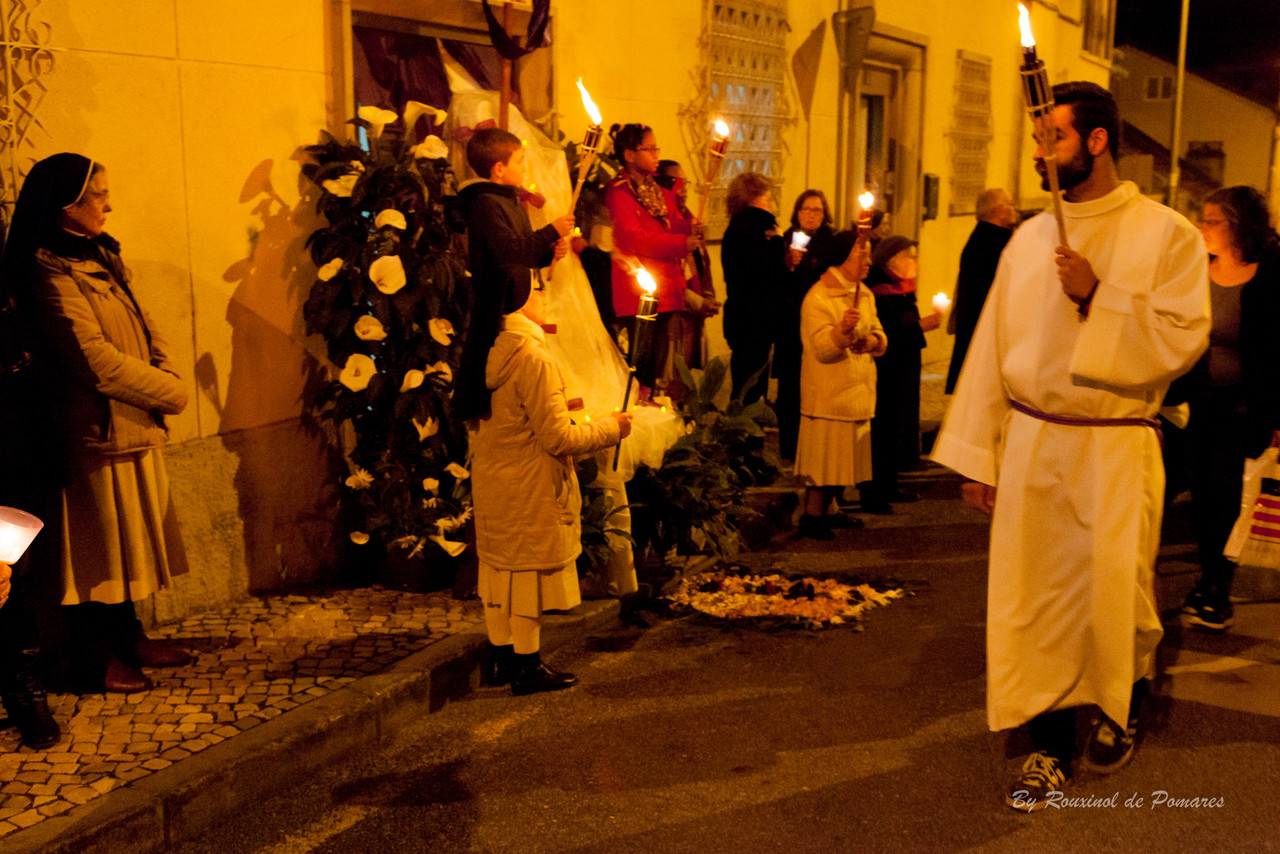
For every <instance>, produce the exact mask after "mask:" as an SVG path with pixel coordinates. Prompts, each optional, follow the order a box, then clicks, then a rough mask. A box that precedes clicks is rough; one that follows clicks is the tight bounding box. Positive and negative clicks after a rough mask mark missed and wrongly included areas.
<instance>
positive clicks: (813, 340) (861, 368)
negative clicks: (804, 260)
mask: <svg viewBox="0 0 1280 854" xmlns="http://www.w3.org/2000/svg"><path fill="white" fill-rule="evenodd" d="M824 256H825V257H824V258H823V259H822V264H823V266H826V267H827V269H826V271H825V272H823V273H822V275H821V277H819V279H818V281H817V282H816V283H815V284H814V285H813V287H812V288H810V289H809V293H808V294H806V295H805V298H804V302H803V303H802V304H801V306H800V339H801V343H802V345H803V352H802V355H801V364H800V376H801V380H800V413H801V414H800V435H799V439H798V441H797V444H796V468H795V472H796V474H797V475H799V476H800V477H803V478H804V479H805V481H806V487H805V498H804V503H805V506H804V515H802V516H801V517H800V526H799V533H800V536H802V537H811V538H813V539H819V540H830V539H833V538H834V536H835V535H834V534H833V533H832V530H831V528H832V520H833V519H834V518H836V516H835V514H834V513H828V511H829V510H831V506H832V503H833V499H834V498H835V497H836V493H837V491H839V490H840V489H841V488H842V487H846V486H851V485H853V484H855V483H859V482H861V481H864V480H867V479H868V478H869V477H870V476H871V450H872V449H871V444H872V439H871V427H870V424H869V421H870V419H871V416H872V415H874V414H875V411H876V365H875V361H874V359H873V358H872V357H873V356H877V355H881V354H883V353H884V352H885V347H886V346H888V338H887V337H886V336H885V333H884V329H883V328H882V327H881V326H880V321H879V320H878V319H877V317H876V303H875V298H874V297H873V296H872V294H871V292H870V291H869V290H868V289H867V288H865V287H863V286H861V284H860V283H861V282H862V279H863V278H864V277H865V276H866V274H867V268H868V266H869V265H868V262H867V250H866V245H865V244H864V243H862V242H859V241H858V240H857V239H856V236H855V234H854V232H852V231H842V232H840V233H839V234H836V235H834V236H833V237H832V238H831V239H830V240H829V241H827V244H826V247H825V249H824Z"/></svg>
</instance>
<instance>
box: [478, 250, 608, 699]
mask: <svg viewBox="0 0 1280 854" xmlns="http://www.w3.org/2000/svg"><path fill="white" fill-rule="evenodd" d="M507 272H508V274H509V282H508V291H509V294H508V297H507V304H508V306H511V305H515V306H521V305H522V307H521V308H520V309H519V310H518V311H514V312H512V313H510V314H507V315H506V316H505V317H503V319H502V329H501V331H500V332H499V333H498V338H497V340H496V341H494V344H493V348H492V349H491V350H490V351H489V359H488V362H487V363H486V365H485V384H486V385H487V386H488V387H489V388H490V389H491V390H492V392H493V397H492V400H491V412H492V414H491V415H490V417H488V418H486V419H484V420H482V421H480V422H479V424H478V426H477V428H476V429H475V431H474V432H473V433H472V434H471V450H472V465H471V489H472V500H473V502H474V505H475V520H476V554H477V556H478V557H479V562H480V576H479V582H478V585H477V587H478V592H479V595H480V599H481V601H482V602H484V606H485V609H484V616H485V628H486V630H487V631H488V635H489V642H490V644H491V645H492V649H491V651H490V652H491V659H490V662H489V665H488V666H487V667H486V673H485V678H486V681H487V682H489V684H491V685H503V684H507V683H508V682H509V683H510V684H511V692H512V693H513V694H532V693H535V692H537V691H555V690H559V689H562V688H568V687H570V686H572V685H573V684H574V683H575V682H576V681H577V680H576V679H575V678H574V676H573V675H572V674H570V673H562V672H559V671H556V670H552V669H551V668H550V667H547V666H546V665H545V664H543V663H542V659H541V656H540V654H539V648H540V645H541V644H540V631H541V621H542V612H543V611H544V610H565V609H568V608H572V607H574V606H576V605H577V604H578V603H579V602H581V601H582V599H581V594H580V592H579V589H578V571H577V566H576V563H575V562H576V560H577V557H578V555H579V554H581V552H582V542H581V536H582V534H581V529H582V516H581V514H582V494H581V492H579V489H578V476H577V473H576V471H575V470H574V461H573V460H574V457H575V456H576V455H579V454H589V453H592V452H594V451H598V450H601V449H602V448H607V447H609V446H610V445H615V444H617V443H618V442H619V441H620V440H621V439H622V438H623V437H625V436H626V435H627V434H628V433H629V432H630V431H631V413H629V412H620V413H613V414H612V415H610V416H608V417H606V418H601V419H599V420H597V421H587V422H585V423H583V424H574V423H573V422H572V421H571V420H570V418H569V406H568V402H567V400H566V396H565V387H564V379H563V377H562V376H561V374H560V369H559V368H558V367H556V364H555V362H554V361H553V360H552V358H551V353H550V351H549V350H548V349H547V339H546V334H545V333H544V332H543V329H542V325H543V324H544V323H545V322H546V303H545V301H544V300H545V297H544V295H543V292H542V289H541V288H538V289H533V290H531V289H530V286H529V271H528V268H524V267H517V268H509V269H508V270H507ZM526 294H527V299H525V295H526Z"/></svg>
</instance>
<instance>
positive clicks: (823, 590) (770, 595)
mask: <svg viewBox="0 0 1280 854" xmlns="http://www.w3.org/2000/svg"><path fill="white" fill-rule="evenodd" d="M905 595H906V594H905V593H904V591H903V590H901V589H899V588H886V589H882V590H877V589H876V588H875V587H873V586H872V585H871V584H868V583H861V584H847V583H845V582H842V581H837V580H836V579H834V578H799V579H795V578H788V577H787V576H784V575H777V574H774V575H763V576H761V575H750V574H741V575H737V574H727V573H711V574H701V575H694V576H689V577H686V578H684V579H682V581H681V584H680V586H679V588H678V589H677V590H676V591H675V592H674V593H673V594H671V595H670V596H669V597H668V598H669V599H670V600H671V602H672V603H673V604H674V605H676V606H683V607H686V608H691V609H693V610H695V611H698V612H700V613H703V614H707V615H709V616H712V617H718V618H721V619H727V620H740V619H760V618H770V617H774V618H782V619H783V620H784V621H786V622H787V623H788V624H791V625H796V626H800V627H803V628H810V629H822V628H830V627H832V626H839V625H842V624H845V623H848V622H852V621H856V620H858V619H860V618H861V617H862V614H863V613H864V612H865V611H867V610H869V609H871V608H877V607H882V606H884V605H888V604H889V603H890V602H891V601H893V600H894V599H900V598H902V597H903V596H905Z"/></svg>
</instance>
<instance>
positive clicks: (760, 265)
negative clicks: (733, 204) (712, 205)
mask: <svg viewBox="0 0 1280 854" xmlns="http://www.w3.org/2000/svg"><path fill="white" fill-rule="evenodd" d="M776 226H777V221H776V220H775V219H774V218H773V214H771V213H769V212H768V211H766V210H763V209H761V208H753V207H746V208H743V209H742V210H740V211H738V212H737V213H736V214H734V215H733V219H731V220H729V227H728V228H726V229H725V232H724V238H723V240H722V241H721V243H720V262H721V265H722V266H723V268H724V292H725V302H724V337H725V341H727V342H728V344H729V347H730V348H734V347H739V346H747V345H750V346H755V345H764V346H765V347H767V346H768V345H769V344H771V343H773V341H774V340H775V338H776V329H777V327H778V324H779V319H780V318H779V313H780V312H781V311H782V306H783V305H784V301H783V296H782V291H783V288H784V287H785V285H786V281H787V276H788V271H787V264H786V259H785V252H786V247H785V246H784V245H783V243H782V237H781V235H774V236H773V237H766V236H765V235H766V233H767V232H768V231H769V230H770V229H772V228H775V227H776ZM766 352H767V350H766Z"/></svg>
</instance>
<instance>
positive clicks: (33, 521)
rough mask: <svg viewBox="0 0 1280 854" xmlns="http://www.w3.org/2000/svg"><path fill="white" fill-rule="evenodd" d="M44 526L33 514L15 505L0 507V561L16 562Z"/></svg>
mask: <svg viewBox="0 0 1280 854" xmlns="http://www.w3.org/2000/svg"><path fill="white" fill-rule="evenodd" d="M43 527H44V522H41V521H40V520H39V519H37V518H36V517H35V516H32V515H31V514H30V513H28V512H26V511H25V510H18V509H17V508H15V507H0V563H8V564H13V563H17V561H18V558H20V557H22V555H23V553H24V552H25V551H26V550H27V546H29V545H31V541H32V540H34V539H35V538H36V534H38V533H40V529H41V528H43Z"/></svg>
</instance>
